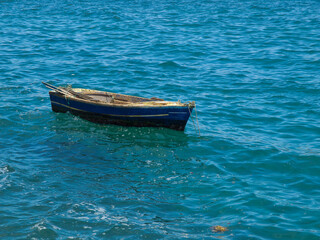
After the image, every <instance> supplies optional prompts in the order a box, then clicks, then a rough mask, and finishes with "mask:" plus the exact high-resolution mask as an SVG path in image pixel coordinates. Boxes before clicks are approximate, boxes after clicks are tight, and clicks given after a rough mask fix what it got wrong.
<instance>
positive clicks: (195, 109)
mask: <svg viewBox="0 0 320 240" xmlns="http://www.w3.org/2000/svg"><path fill="white" fill-rule="evenodd" d="M191 104H192V103H191V102H190V103H189V104H188V110H189V114H190V117H191V120H192V123H193V127H194V130H195V131H196V132H197V128H196V124H195V123H194V120H193V117H192V114H191V111H190V105H191ZM194 111H195V112H196V120H197V125H198V131H199V137H201V135H200V127H199V121H198V115H197V107H196V104H195V103H194Z"/></svg>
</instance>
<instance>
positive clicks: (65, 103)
mask: <svg viewBox="0 0 320 240" xmlns="http://www.w3.org/2000/svg"><path fill="white" fill-rule="evenodd" d="M43 84H44V85H45V86H46V87H48V88H50V89H52V90H53V91H50V92H49V95H50V100H51V106H52V110H53V111H54V112H63V113H65V112H68V111H69V112H70V113H72V114H74V115H77V116H80V117H82V118H84V119H86V120H89V121H91V122H96V123H102V124H116V125H123V126H137V127H166V128H171V129H176V130H180V131H183V130H184V129H185V126H186V124H187V122H188V119H189V117H190V115H191V112H192V110H193V108H194V107H195V102H188V103H181V102H180V101H177V102H171V101H165V100H163V99H159V98H143V97H136V96H129V95H124V94H118V93H111V92H103V91H97V90H90V89H82V88H71V87H55V86H53V85H51V84H48V83H44V82H43Z"/></svg>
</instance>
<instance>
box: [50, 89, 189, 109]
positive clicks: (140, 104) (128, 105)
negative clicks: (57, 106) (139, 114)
mask: <svg viewBox="0 0 320 240" xmlns="http://www.w3.org/2000/svg"><path fill="white" fill-rule="evenodd" d="M72 90H73V91H75V92H78V93H83V92H87V93H103V94H109V95H113V94H115V95H121V96H124V97H134V98H138V99H139V98H140V99H146V100H151V99H150V98H144V97H138V96H133V95H125V94H121V93H113V92H105V91H99V90H93V89H85V88H72ZM83 90H84V91H83ZM49 94H54V95H55V96H57V97H61V98H65V99H69V100H73V101H76V102H82V103H85V104H89V105H94V106H97V105H99V106H106V107H118V108H133V107H135V108H168V107H170V108H182V107H188V108H189V109H193V108H194V106H195V104H194V102H189V103H180V102H178V101H175V102H174V101H152V100H151V101H146V102H148V103H152V102H153V103H155V102H158V103H160V102H162V103H168V104H165V105H162V104H154V105H151V104H150V105H147V104H143V102H130V103H125V104H124V103H122V104H119V103H108V102H102V101H92V100H87V99H81V98H78V97H74V96H71V95H70V96H66V95H63V94H61V93H58V92H56V91H54V90H53V91H49ZM171 104H174V105H171Z"/></svg>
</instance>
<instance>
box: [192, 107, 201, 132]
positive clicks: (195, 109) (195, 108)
mask: <svg viewBox="0 0 320 240" xmlns="http://www.w3.org/2000/svg"><path fill="white" fill-rule="evenodd" d="M194 111H195V113H196V120H197V126H198V130H199V137H201V134H200V127H199V121H198V114H197V105H196V103H194Z"/></svg>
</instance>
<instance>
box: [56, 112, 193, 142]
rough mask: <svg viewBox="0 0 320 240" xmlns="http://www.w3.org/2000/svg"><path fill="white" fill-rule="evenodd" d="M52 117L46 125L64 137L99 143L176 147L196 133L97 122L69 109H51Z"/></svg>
mask: <svg viewBox="0 0 320 240" xmlns="http://www.w3.org/2000/svg"><path fill="white" fill-rule="evenodd" d="M53 114H54V115H55V120H54V121H52V122H51V124H50V129H51V130H52V131H54V132H56V133H58V134H62V135H66V136H68V138H70V137H71V138H73V137H75V138H80V139H83V140H85V139H86V140H88V139H91V140H94V141H96V142H97V143H99V144H103V143H106V144H107V143H110V142H112V143H119V144H121V143H122V144H136V145H141V146H145V147H148V146H154V145H155V144H157V145H159V146H162V147H170V148H171V147H180V146H188V145H189V143H190V142H194V141H195V140H196V141H197V137H196V136H195V135H194V134H192V135H189V134H187V133H185V132H183V131H177V130H172V129H168V128H161V127H159V128H157V127H131V126H118V125H112V124H97V123H92V122H90V121H87V120H85V119H82V118H80V117H78V116H74V115H72V114H70V113H67V114H62V113H53Z"/></svg>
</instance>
